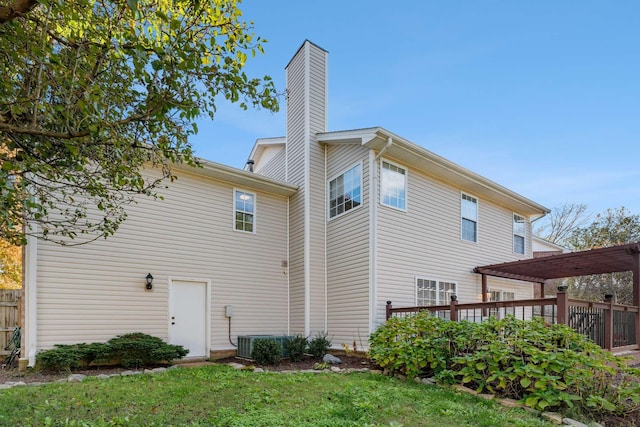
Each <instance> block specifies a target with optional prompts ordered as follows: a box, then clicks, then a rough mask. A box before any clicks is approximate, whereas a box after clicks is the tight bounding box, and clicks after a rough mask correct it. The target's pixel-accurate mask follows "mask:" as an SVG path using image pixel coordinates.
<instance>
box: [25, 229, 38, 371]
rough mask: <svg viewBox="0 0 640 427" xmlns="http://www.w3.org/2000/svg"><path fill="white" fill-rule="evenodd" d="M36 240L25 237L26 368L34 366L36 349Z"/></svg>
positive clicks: (31, 237) (32, 237)
mask: <svg viewBox="0 0 640 427" xmlns="http://www.w3.org/2000/svg"><path fill="white" fill-rule="evenodd" d="M37 268H38V239H37V238H35V237H34V236H27V246H26V249H25V263H24V295H25V298H24V312H25V314H24V316H25V318H24V347H25V355H26V356H27V361H28V365H27V366H28V367H29V368H33V367H34V366H35V365H36V351H37V348H38V335H37V334H38V331H37V326H38V321H37V320H38V274H37Z"/></svg>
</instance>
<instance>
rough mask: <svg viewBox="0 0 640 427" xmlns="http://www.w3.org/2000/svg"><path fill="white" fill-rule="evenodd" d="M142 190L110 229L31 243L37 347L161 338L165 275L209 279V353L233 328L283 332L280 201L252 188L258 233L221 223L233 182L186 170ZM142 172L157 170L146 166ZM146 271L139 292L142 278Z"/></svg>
mask: <svg viewBox="0 0 640 427" xmlns="http://www.w3.org/2000/svg"><path fill="white" fill-rule="evenodd" d="M174 173H175V174H176V175H177V176H178V177H179V179H177V180H175V181H174V182H172V183H169V184H168V185H169V187H168V188H166V189H165V188H163V187H161V188H160V189H159V193H160V195H162V196H163V197H164V200H160V199H153V198H150V197H149V198H147V197H143V196H141V197H140V198H139V202H138V203H137V204H132V205H129V206H128V207H127V213H128V218H127V220H126V221H125V222H124V223H123V224H122V225H121V226H120V229H119V230H118V231H117V233H116V234H115V235H114V236H111V237H109V238H108V239H106V240H98V241H95V242H92V243H89V244H87V245H82V246H76V247H69V246H58V245H55V244H52V243H49V242H38V260H37V274H38V277H37V281H38V286H37V289H38V291H37V298H38V326H37V328H38V349H39V350H40V349H45V348H51V347H52V346H53V345H54V344H74V343H80V342H102V341H107V340H108V339H110V338H113V337H114V336H116V335H119V334H123V333H127V332H135V331H140V332H144V333H148V334H151V335H154V336H158V337H160V338H162V339H165V340H166V339H167V337H168V328H169V320H168V319H169V318H168V315H169V314H168V310H169V307H168V298H169V296H168V286H169V278H173V279H183V280H200V281H210V283H211V305H210V306H209V311H210V313H211V315H210V316H211V317H210V322H211V327H210V330H211V334H210V341H211V346H212V349H213V350H216V349H232V348H233V347H232V346H231V344H230V343H229V340H228V319H227V318H225V316H224V306H225V305H233V307H234V316H233V319H232V325H231V334H232V340H233V341H234V342H235V337H236V336H237V335H248V334H277V335H281V334H283V333H286V332H287V328H288V324H287V297H288V296H287V277H286V275H284V274H283V271H282V270H283V269H282V261H283V260H286V259H287V241H286V239H287V224H286V218H287V198H286V197H281V196H275V195H271V194H268V193H264V192H260V191H256V194H257V198H258V200H259V203H260V215H261V219H260V223H261V225H262V226H263V227H261V230H260V233H258V234H255V235H253V234H248V233H237V232H235V231H233V229H232V227H230V226H229V220H230V218H229V217H230V215H231V212H232V211H233V197H231V194H233V186H232V185H230V184H227V183H223V182H220V181H215V180H213V179H210V178H205V177H203V176H202V175H200V174H198V171H195V173H191V172H184V171H182V170H174ZM145 175H149V176H151V177H153V178H157V177H159V174H158V173H157V172H156V171H155V170H147V171H145ZM147 273H151V274H152V275H153V277H154V280H153V290H152V291H147V290H145V276H146V275H147Z"/></svg>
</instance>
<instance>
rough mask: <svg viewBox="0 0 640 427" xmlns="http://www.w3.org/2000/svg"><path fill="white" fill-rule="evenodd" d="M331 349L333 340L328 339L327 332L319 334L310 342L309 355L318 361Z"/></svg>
mask: <svg viewBox="0 0 640 427" xmlns="http://www.w3.org/2000/svg"><path fill="white" fill-rule="evenodd" d="M329 347H331V340H330V339H329V338H327V333H326V332H319V333H318V334H317V335H316V336H315V337H314V338H313V339H311V340H310V341H309V353H310V354H311V355H312V356H313V357H315V358H316V359H319V358H321V357H322V356H324V355H325V354H326V353H327V350H328V349H329Z"/></svg>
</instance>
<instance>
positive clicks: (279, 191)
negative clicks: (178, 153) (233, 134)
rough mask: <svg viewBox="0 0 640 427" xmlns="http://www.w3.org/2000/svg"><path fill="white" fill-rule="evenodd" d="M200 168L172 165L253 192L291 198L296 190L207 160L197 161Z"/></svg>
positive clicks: (269, 179) (296, 188)
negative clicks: (246, 188)
mask: <svg viewBox="0 0 640 427" xmlns="http://www.w3.org/2000/svg"><path fill="white" fill-rule="evenodd" d="M199 161H200V164H201V165H202V167H201V168H196V167H192V166H188V165H185V164H180V165H174V167H175V168H177V169H182V170H187V171H189V172H193V173H197V174H199V175H203V176H207V177H210V178H214V179H217V180H219V181H224V182H228V183H230V184H234V185H240V186H244V187H248V188H250V189H254V190H261V191H264V192H267V193H271V194H276V195H279V196H292V195H293V194H295V193H296V191H297V190H298V186H297V185H293V184H288V183H286V182H282V181H278V180H275V179H272V178H267V177H265V176H263V175H258V174H256V173H253V172H247V171H243V170H241V169H236V168H234V167H231V166H227V165H223V164H220V163H215V162H211V161H208V160H202V159H199Z"/></svg>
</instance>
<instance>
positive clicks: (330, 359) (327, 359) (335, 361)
mask: <svg viewBox="0 0 640 427" xmlns="http://www.w3.org/2000/svg"><path fill="white" fill-rule="evenodd" d="M322 361H323V362H324V363H328V364H330V365H339V364H341V363H342V360H341V359H340V358H339V357H336V356H334V355H333V354H328V353H327V354H325V355H324V357H323V358H322Z"/></svg>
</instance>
